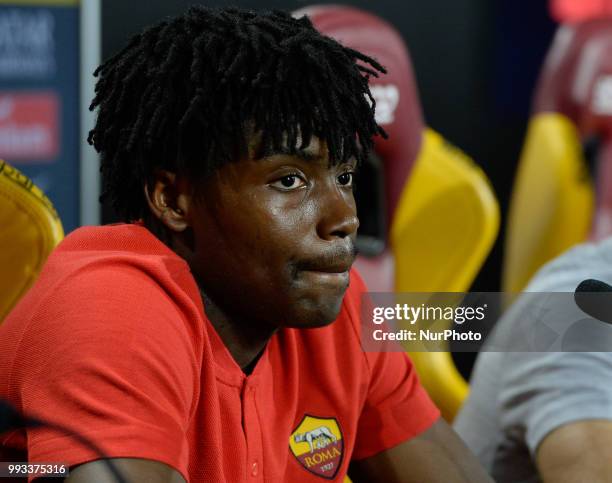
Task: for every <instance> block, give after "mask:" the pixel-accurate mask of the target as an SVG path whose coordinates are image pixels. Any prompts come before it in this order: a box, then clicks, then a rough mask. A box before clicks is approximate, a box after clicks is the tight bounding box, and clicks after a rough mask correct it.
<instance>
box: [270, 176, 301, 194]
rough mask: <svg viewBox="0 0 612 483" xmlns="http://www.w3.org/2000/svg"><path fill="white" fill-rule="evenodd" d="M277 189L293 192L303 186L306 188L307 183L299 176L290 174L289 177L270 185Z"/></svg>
mask: <svg viewBox="0 0 612 483" xmlns="http://www.w3.org/2000/svg"><path fill="white" fill-rule="evenodd" d="M270 186H273V187H275V188H278V189H281V190H283V191H291V190H295V189H298V188H301V187H302V186H306V182H305V181H304V180H303V179H302V178H301V177H300V176H299V175H297V174H289V175H287V176H283V177H282V178H279V179H277V180H276V181H274V182H273V183H271V184H270Z"/></svg>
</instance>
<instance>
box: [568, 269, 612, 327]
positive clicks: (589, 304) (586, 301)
mask: <svg viewBox="0 0 612 483" xmlns="http://www.w3.org/2000/svg"><path fill="white" fill-rule="evenodd" d="M574 301H575V302H576V305H577V306H578V307H579V308H580V309H581V310H582V311H583V312H584V313H586V314H587V315H590V316H591V317H593V318H595V319H597V320H601V321H602V322H606V323H608V324H612V286H611V285H608V284H607V283H605V282H602V281H601V280H595V279H592V278H589V279H587V280H583V281H582V282H580V283H579V284H578V286H577V287H576V291H575V292H574Z"/></svg>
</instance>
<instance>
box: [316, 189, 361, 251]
mask: <svg viewBox="0 0 612 483" xmlns="http://www.w3.org/2000/svg"><path fill="white" fill-rule="evenodd" d="M319 211H320V217H319V223H318V225H317V233H318V235H319V238H321V239H323V240H326V241H332V240H334V239H336V238H345V237H350V236H352V235H355V233H357V228H359V218H357V208H356V207H355V198H354V197H353V193H352V191H349V190H345V189H342V188H339V187H338V186H334V187H333V188H332V187H330V188H329V189H328V195H327V196H324V197H321V199H320V205H319Z"/></svg>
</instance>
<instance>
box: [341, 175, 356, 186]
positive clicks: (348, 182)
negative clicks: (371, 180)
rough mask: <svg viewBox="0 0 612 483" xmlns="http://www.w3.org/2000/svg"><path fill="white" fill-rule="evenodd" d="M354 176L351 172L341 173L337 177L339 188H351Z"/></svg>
mask: <svg viewBox="0 0 612 483" xmlns="http://www.w3.org/2000/svg"><path fill="white" fill-rule="evenodd" d="M354 175H355V173H353V172H352V171H347V172H346V173H342V174H341V175H340V176H338V183H340V185H341V186H353V177H354Z"/></svg>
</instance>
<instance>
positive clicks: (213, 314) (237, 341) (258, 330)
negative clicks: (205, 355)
mask: <svg viewBox="0 0 612 483" xmlns="http://www.w3.org/2000/svg"><path fill="white" fill-rule="evenodd" d="M200 294H201V295H202V301H203V302H204V310H205V312H206V316H207V317H208V320H210V322H211V324H212V325H213V327H214V328H215V330H216V331H217V334H219V337H221V340H222V341H223V343H224V344H225V346H226V347H227V349H228V350H229V352H230V354H231V355H232V357H233V358H234V360H235V361H236V363H237V364H238V365H239V366H240V368H241V369H242V370H243V371H244V372H245V373H247V374H250V373H251V372H252V370H253V369H254V367H255V365H256V364H257V361H258V360H259V357H260V356H261V354H262V353H263V351H264V349H265V348H266V345H267V343H268V341H269V340H270V338H271V337H272V336H273V335H274V332H275V331H276V329H274V328H272V327H270V328H268V330H262V327H261V326H260V325H258V324H253V323H249V321H243V320H238V321H236V320H235V318H231V317H230V316H229V315H228V314H227V313H226V312H225V311H224V310H223V309H222V308H221V307H219V306H218V305H217V304H216V303H215V302H214V301H213V300H212V299H211V298H210V297H208V296H207V295H206V294H205V293H204V292H203V291H202V290H201V289H200Z"/></svg>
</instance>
